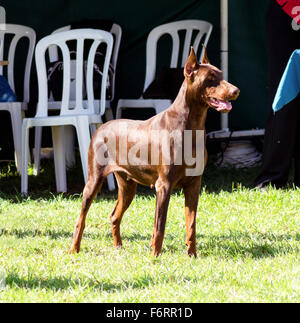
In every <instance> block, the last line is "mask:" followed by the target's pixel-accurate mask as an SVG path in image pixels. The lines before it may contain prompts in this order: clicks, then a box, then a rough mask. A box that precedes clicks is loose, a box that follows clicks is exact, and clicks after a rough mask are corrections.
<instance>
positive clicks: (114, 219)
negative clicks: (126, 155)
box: [110, 173, 137, 247]
mask: <svg viewBox="0 0 300 323" xmlns="http://www.w3.org/2000/svg"><path fill="white" fill-rule="evenodd" d="M115 176H116V178H117V182H118V187H119V190H118V201H117V204H116V206H115V208H114V210H113V211H112V213H111V215H110V221H111V230H112V235H113V239H114V246H115V247H121V246H122V239H121V235H120V225H121V221H122V217H123V214H124V213H125V211H126V210H127V209H128V207H129V205H130V203H131V202H132V200H133V198H134V195H135V192H136V187H137V183H136V182H134V181H133V180H131V179H127V175H126V174H123V173H115Z"/></svg>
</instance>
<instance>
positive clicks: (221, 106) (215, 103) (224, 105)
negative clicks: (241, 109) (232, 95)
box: [208, 98, 232, 113]
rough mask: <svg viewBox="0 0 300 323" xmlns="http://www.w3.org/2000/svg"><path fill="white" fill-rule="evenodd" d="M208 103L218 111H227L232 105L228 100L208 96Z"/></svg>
mask: <svg viewBox="0 0 300 323" xmlns="http://www.w3.org/2000/svg"><path fill="white" fill-rule="evenodd" d="M208 103H209V105H210V106H211V107H212V108H214V109H216V110H217V111H219V112H225V113H226V112H229V111H231V109H232V105H231V103H230V102H229V101H224V100H219V99H216V98H209V100H208Z"/></svg>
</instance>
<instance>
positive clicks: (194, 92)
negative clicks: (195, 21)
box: [184, 47, 240, 113]
mask: <svg viewBox="0 0 300 323" xmlns="http://www.w3.org/2000/svg"><path fill="white" fill-rule="evenodd" d="M184 76H185V79H186V81H187V86H188V89H187V91H188V93H189V95H188V97H189V100H192V102H194V103H198V104H199V105H201V106H208V107H211V108H214V109H216V110H217V111H219V112H222V113H228V112H229V111H230V110H231V109H232V105H231V103H230V101H233V100H236V99H237V98H238V96H239V94H240V90H239V89H238V88H237V87H236V86H234V85H232V84H230V83H228V82H227V81H225V80H224V79H223V73H222V71H221V70H219V69H218V68H217V67H215V66H213V65H211V64H210V63H209V60H208V58H207V55H206V50H205V54H204V56H203V60H202V62H201V63H199V62H198V60H197V57H196V54H195V51H194V49H193V47H192V48H191V53H190V56H189V58H188V59H187V62H186V64H185V68H184Z"/></svg>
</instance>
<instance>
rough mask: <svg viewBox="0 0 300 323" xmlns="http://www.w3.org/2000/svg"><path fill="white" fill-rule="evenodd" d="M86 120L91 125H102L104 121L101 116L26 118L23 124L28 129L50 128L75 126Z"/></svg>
mask: <svg viewBox="0 0 300 323" xmlns="http://www.w3.org/2000/svg"><path fill="white" fill-rule="evenodd" d="M84 118H86V119H87V121H88V122H89V124H99V123H102V119H101V116H100V115H99V114H86V115H67V116H51V117H35V118H25V119H24V121H23V122H24V123H26V125H27V127H47V126H48V127H50V126H65V125H75V124H76V123H77V121H78V120H79V119H84Z"/></svg>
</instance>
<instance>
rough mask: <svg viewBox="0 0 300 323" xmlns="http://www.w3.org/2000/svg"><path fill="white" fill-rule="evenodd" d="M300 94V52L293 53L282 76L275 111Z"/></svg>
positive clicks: (275, 101)
mask: <svg viewBox="0 0 300 323" xmlns="http://www.w3.org/2000/svg"><path fill="white" fill-rule="evenodd" d="M299 93H300V50H299V49H297V50H295V51H294V52H293V54H292V55H291V57H290V60H289V62H288V64H287V67H286V69H285V71H284V73H283V75H282V78H281V81H280V83H279V86H278V89H277V92H276V95H275V98H274V101H273V105H272V107H273V110H274V112H277V111H279V110H281V109H282V108H283V107H284V106H285V105H286V104H288V103H290V102H291V101H292V100H294V99H295V98H296V97H297V96H298V94H299Z"/></svg>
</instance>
